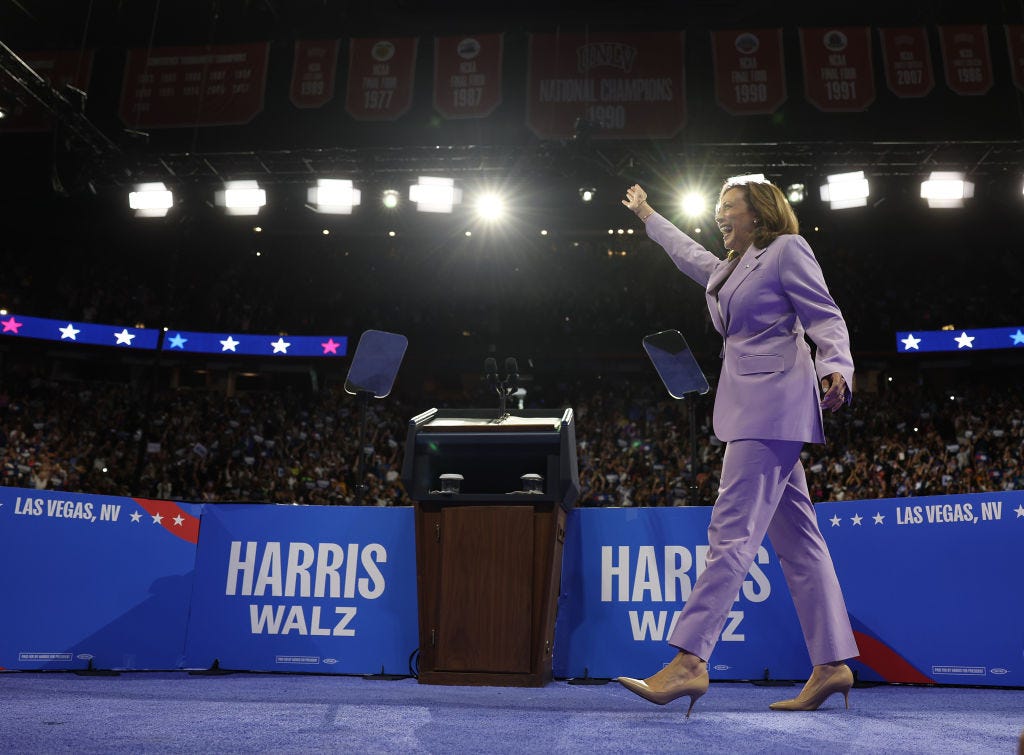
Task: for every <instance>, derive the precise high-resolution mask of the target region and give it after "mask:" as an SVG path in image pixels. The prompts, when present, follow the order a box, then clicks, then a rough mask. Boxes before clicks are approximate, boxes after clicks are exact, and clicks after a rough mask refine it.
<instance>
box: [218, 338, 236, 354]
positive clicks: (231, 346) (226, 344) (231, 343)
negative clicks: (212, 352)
mask: <svg viewBox="0 0 1024 755" xmlns="http://www.w3.org/2000/svg"><path fill="white" fill-rule="evenodd" d="M239 343H241V342H240V341H236V340H235V339H234V338H232V337H231V336H228V337H227V338H225V339H224V340H223V341H221V342H220V345H221V347H222V348H221V351H234V350H235V347H236V346H237V345H238V344H239Z"/></svg>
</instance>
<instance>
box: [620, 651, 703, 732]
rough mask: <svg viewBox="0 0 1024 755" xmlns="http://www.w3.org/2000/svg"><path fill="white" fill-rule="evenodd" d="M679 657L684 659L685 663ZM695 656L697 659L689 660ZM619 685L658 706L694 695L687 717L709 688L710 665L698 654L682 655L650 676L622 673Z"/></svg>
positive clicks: (691, 697) (687, 710) (691, 698)
mask: <svg viewBox="0 0 1024 755" xmlns="http://www.w3.org/2000/svg"><path fill="white" fill-rule="evenodd" d="M679 658H682V659H684V660H682V661H681V662H680V661H679ZM687 658H692V659H694V661H687V660H685V659H687ZM618 679H619V684H621V685H622V686H623V687H625V688H626V689H628V690H629V691H630V692H633V693H634V694H637V695H640V697H642V698H643V699H644V700H649V701H650V702H652V703H656V704H657V705H665V704H666V703H670V702H672V701H673V700H676V699H678V698H680V697H689V698H690V707H689V708H687V709H686V717H687V718H689V717H690V713H691V711H693V706H694V705H695V704H696V703H697V701H698V700H699V699H700V698H701V697H702V696H703V695H704V693H705V692H707V691H708V681H709V680H708V670H707V665H706V664H705V663H704V662H703V661H700V660H699V659H697V657H696V656H693V655H688V656H678V657H677V659H676V660H674V661H673V662H672V663H670V664H669V665H668V666H666V667H665V668H664V669H662V670H661V671H659V672H658V673H657V674H655V675H654V676H651V677H648V678H647V679H632V678H630V677H628V676H620V677H619V678H618Z"/></svg>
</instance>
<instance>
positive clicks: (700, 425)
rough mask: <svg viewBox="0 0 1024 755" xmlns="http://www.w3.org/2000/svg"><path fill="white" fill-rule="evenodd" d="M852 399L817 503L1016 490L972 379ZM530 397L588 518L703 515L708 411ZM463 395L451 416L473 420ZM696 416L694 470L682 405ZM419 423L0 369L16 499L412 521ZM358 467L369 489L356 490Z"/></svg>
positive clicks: (1009, 452)
mask: <svg viewBox="0 0 1024 755" xmlns="http://www.w3.org/2000/svg"><path fill="white" fill-rule="evenodd" d="M934 382H935V383H936V384H929V383H928V382H925V383H918V382H911V381H908V384H907V385H900V384H899V382H898V381H897V382H896V383H894V384H893V383H888V382H886V383H884V384H883V385H882V386H880V390H874V391H872V390H865V391H858V392H857V393H855V395H854V401H853V404H852V405H851V406H850V407H849V408H848V411H847V412H842V413H839V414H837V415H834V416H831V415H830V416H828V417H827V418H826V423H827V427H826V432H827V435H828V437H829V443H828V444H827V445H824V446H819V445H807V446H805V448H804V461H805V468H806V469H807V476H808V484H809V487H810V491H811V494H812V498H813V499H814V500H815V501H839V500H850V499H867V498H890V497H905V496H923V495H942V494H952V493H969V492H984V491H1000V490H1011V489H1024V464H1022V462H1021V459H1022V457H1024V401H1022V400H1021V398H1020V396H1019V395H1017V394H1016V393H1015V392H1007V391H1004V390H998V389H997V388H995V387H990V385H989V383H988V381H985V380H981V379H978V378H977V377H975V378H974V379H972V380H969V381H965V382H964V383H962V384H950V383H948V382H945V381H943V382H941V383H939V382H938V381H934ZM533 395H536V396H538V397H540V396H544V397H545V400H549V401H552V402H553V403H554V404H558V405H568V406H572V407H573V410H574V415H575V418H576V432H577V449H578V462H579V476H580V498H579V501H578V505H581V506H683V505H691V504H694V503H697V504H700V505H711V504H713V503H714V500H715V497H716V494H717V490H718V475H719V473H720V470H721V463H722V452H723V445H722V444H721V443H720V442H719V441H718V439H717V438H715V437H714V435H713V433H712V432H711V429H710V410H711V400H710V396H705V397H699V398H697V399H687V400H684V401H677V400H674V399H671V398H669V397H668V396H667V394H666V393H665V391H664V388H663V387H662V386H661V383H660V382H659V380H658V378H657V376H656V374H655V373H654V372H653V369H650V370H649V371H648V372H646V373H645V372H641V373H640V374H639V375H633V376H630V377H622V376H620V377H615V376H614V375H606V376H604V377H603V379H602V380H593V379H591V380H588V381H577V382H572V381H559V382H557V383H556V384H553V385H552V386H550V387H548V388H547V390H540V389H538V390H536V391H534V392H533ZM486 400H487V399H483V398H482V397H481V396H480V395H475V396H474V395H466V396H464V397H463V398H462V399H460V400H457V401H455V402H454V404H453V405H455V406H463V407H464V406H471V405H483V402H486ZM692 400H695V401H696V407H695V412H694V416H695V420H694V421H695V435H696V439H697V447H696V466H694V462H693V459H694V453H693V449H692V448H691V446H690V440H689V438H690V414H689V406H688V405H687V402H688V401H692ZM423 408H424V406H423V405H422V404H421V403H417V402H416V401H415V400H412V401H410V400H404V399H403V398H401V397H399V396H397V395H396V396H393V397H390V398H388V399H384V400H380V401H372V402H371V403H370V406H369V408H368V415H367V423H366V434H365V438H364V439H363V443H362V447H361V448H360V443H359V426H360V423H359V419H360V418H359V412H358V408H357V405H356V402H355V400H354V399H353V397H352V396H351V395H349V394H347V393H345V392H344V391H343V390H342V389H341V387H340V386H338V385H329V386H325V387H323V388H321V390H319V391H313V390H311V389H308V390H297V389H295V388H282V389H278V390H258V391H238V392H236V394H235V395H234V396H225V395H224V393H223V391H207V390H197V389H189V390H185V389H177V390H172V389H167V388H158V389H156V390H155V392H152V393H150V392H149V391H148V390H147V389H146V388H145V387H140V386H139V385H135V384H132V383H130V382H127V383H111V382H104V381H97V380H94V381H81V380H79V381H68V380H64V379H61V380H58V379H54V378H52V377H50V376H48V371H47V369H46V367H45V366H43V365H38V364H36V365H31V364H12V359H11V358H10V357H8V359H7V364H6V365H5V379H4V384H3V390H2V392H0V459H2V464H0V474H2V481H3V484H4V485H6V486H10V487H23V488H37V489H48V490H63V491H74V492H86V493H93V494H109V495H131V496H141V497H150V498H162V499H173V500H187V501H264V502H274V503H302V504H348V505H354V504H363V505H375V506H400V505H409V504H410V503H411V500H410V498H409V496H408V494H407V492H406V491H405V489H404V487H403V485H402V482H401V479H400V474H401V469H402V460H403V455H404V451H405V437H406V431H407V427H408V421H409V418H410V417H411V416H413V415H414V414H417V413H419V412H420V411H421V410H422V409H423ZM360 455H362V456H363V480H364V486H365V487H364V488H362V489H359V488H358V480H359V460H360Z"/></svg>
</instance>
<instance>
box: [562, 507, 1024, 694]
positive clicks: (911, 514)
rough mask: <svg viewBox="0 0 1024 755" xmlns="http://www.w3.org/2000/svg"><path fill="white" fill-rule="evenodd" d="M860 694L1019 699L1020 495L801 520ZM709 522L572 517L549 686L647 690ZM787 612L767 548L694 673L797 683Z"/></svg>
mask: <svg viewBox="0 0 1024 755" xmlns="http://www.w3.org/2000/svg"><path fill="white" fill-rule="evenodd" d="M815 510H816V512H817V516H818V524H819V527H820V529H821V531H822V534H823V535H824V537H825V539H826V541H827V542H828V545H829V549H830V550H831V552H832V559H833V562H834V563H835V566H836V571H837V573H838V575H839V581H840V584H841V585H842V588H843V593H844V595H845V597H846V603H847V609H848V611H849V614H850V620H851V623H852V625H853V629H854V634H855V636H856V638H857V644H858V646H859V648H860V657H859V658H858V659H857V661H856V662H854V663H852V664H851V666H852V667H853V668H854V669H855V670H856V672H857V674H858V676H859V678H860V679H862V680H866V681H885V682H906V683H924V684H928V683H934V684H966V685H979V686H980V685H987V686H1024V601H1021V600H1020V599H1019V594H1020V590H1019V589H1016V588H1015V586H1014V585H1015V580H1017V574H1016V572H1015V571H1012V569H1013V568H1014V567H1013V565H1014V564H1016V563H1017V561H1018V560H1019V553H1020V548H1021V544H1022V543H1024V492H1022V491H1008V492H1007V491H1004V492H999V493H977V494H969V495H956V496H936V497H928V498H898V499H884V500H868V501H850V502H844V503H825V504H819V505H817V506H816V507H815ZM710 517H711V509H710V508H666V509H661V508H654V509H577V510H575V511H573V512H571V515H570V519H569V522H568V526H567V539H566V544H565V560H564V565H563V569H562V591H561V596H560V599H559V615H558V624H557V627H556V639H555V669H554V671H555V676H558V677H582V676H584V675H585V674H586V675H589V676H591V677H614V676H619V675H627V676H646V675H649V674H650V673H653V672H654V671H656V670H657V669H659V668H660V667H661V665H662V664H664V663H665V662H667V661H668V660H669V659H670V658H671V653H672V651H671V648H670V647H669V646H668V645H667V644H666V639H667V637H668V636H669V634H670V631H671V627H672V625H673V623H674V622H675V620H676V617H677V615H678V612H679V611H680V610H681V609H682V607H683V606H684V605H685V603H686V600H687V599H688V597H689V595H690V591H691V590H692V587H693V584H694V582H695V581H696V579H697V577H698V576H699V575H700V573H701V572H702V571H703V569H704V565H705V559H706V556H707V532H706V531H707V525H708V523H709V521H710ZM809 669H810V659H809V658H808V655H807V650H806V648H805V646H804V642H803V638H802V634H801V632H800V627H799V623H798V621H797V618H796V612H795V610H794V608H793V604H792V600H791V598H790V596H789V591H788V588H787V587H786V583H785V580H784V578H783V576H782V572H781V569H780V568H779V564H778V561H777V559H776V556H775V553H774V551H773V550H772V549H771V547H770V545H769V544H768V543H767V542H766V543H765V544H764V546H763V547H762V548H761V550H760V551H759V552H758V556H757V559H756V561H755V563H754V565H753V566H752V567H751V569H750V572H749V574H748V576H747V578H746V580H745V581H744V583H743V586H742V588H741V589H740V591H739V594H738V595H737V597H736V601H735V603H734V604H733V608H732V610H731V611H730V613H729V616H728V619H727V620H726V623H725V627H724V628H723V631H722V635H721V637H720V641H719V643H718V645H717V647H716V648H715V651H714V653H713V655H712V657H711V658H710V659H709V663H708V671H709V673H710V675H711V678H712V679H713V680H714V679H723V680H724V679H760V678H763V676H764V673H765V671H766V670H768V672H769V673H770V676H771V677H772V678H774V679H802V678H805V677H806V676H807V674H808V672H809Z"/></svg>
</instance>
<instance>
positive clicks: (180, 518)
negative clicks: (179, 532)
mask: <svg viewBox="0 0 1024 755" xmlns="http://www.w3.org/2000/svg"><path fill="white" fill-rule="evenodd" d="M184 521H185V517H183V516H182V515H181V514H178V515H177V516H176V517H174V526H175V527H180V526H181V523H182V522H184Z"/></svg>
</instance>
